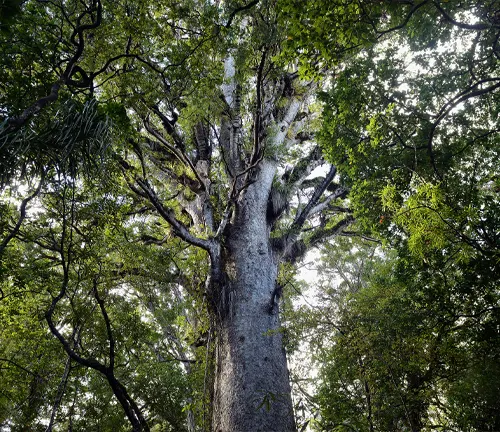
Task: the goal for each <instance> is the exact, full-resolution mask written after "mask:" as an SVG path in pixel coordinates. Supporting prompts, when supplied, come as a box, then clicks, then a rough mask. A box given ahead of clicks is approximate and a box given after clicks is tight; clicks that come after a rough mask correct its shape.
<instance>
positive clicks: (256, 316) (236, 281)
mask: <svg viewBox="0 0 500 432" xmlns="http://www.w3.org/2000/svg"><path fill="white" fill-rule="evenodd" d="M274 173H275V166H274V165H273V164H272V163H270V162H264V163H262V165H261V167H260V169H259V172H258V178H257V179H256V181H255V183H253V184H252V185H250V186H249V187H248V189H247V190H246V193H245V194H244V195H243V196H242V197H241V199H240V200H239V201H238V203H237V205H236V209H235V215H234V218H233V221H232V223H231V226H230V228H229V230H228V234H227V237H226V242H225V249H224V251H223V269H224V279H225V280H224V282H223V285H222V286H220V287H219V288H220V289H221V290H222V296H221V298H220V301H219V303H218V310H217V314H218V317H217V322H218V334H217V340H216V373H215V394H214V409H213V422H212V425H213V430H214V431H217V432H226V431H234V432H247V431H294V430H295V425H294V418H293V408H292V401H291V395H290V384H289V376H288V369H287V362H286V355H285V351H284V349H283V341H282V332H281V331H280V330H281V329H280V320H279V314H278V310H277V308H270V307H269V306H270V302H273V301H274V300H275V299H274V298H273V296H274V293H275V286H276V277H277V269H278V267H277V266H278V259H277V256H276V255H275V253H274V251H273V250H272V247H271V244H270V241H269V235H270V226H269V224H268V221H267V219H266V208H267V200H268V196H269V192H270V189H271V184H272V179H273V177H274Z"/></svg>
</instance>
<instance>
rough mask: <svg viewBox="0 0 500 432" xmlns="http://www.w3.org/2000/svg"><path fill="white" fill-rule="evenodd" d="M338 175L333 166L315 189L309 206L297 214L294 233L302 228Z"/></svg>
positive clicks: (293, 226)
mask: <svg viewBox="0 0 500 432" xmlns="http://www.w3.org/2000/svg"><path fill="white" fill-rule="evenodd" d="M336 173H337V168H336V167H335V166H333V165H332V166H331V167H330V171H328V174H327V175H326V176H325V178H324V179H323V181H322V182H321V183H320V184H319V185H318V186H317V187H316V188H315V190H314V192H313V195H312V197H311V198H310V200H309V202H308V203H307V205H306V206H305V207H304V208H303V209H302V211H299V212H297V215H296V216H295V220H294V221H293V223H292V226H291V230H292V231H296V230H298V229H301V228H302V226H303V225H304V223H305V221H306V220H307V218H308V217H309V216H310V215H311V211H312V209H313V208H314V207H315V206H316V204H317V203H318V201H319V200H320V198H321V196H322V195H323V193H324V192H325V191H326V189H327V187H328V185H329V184H330V183H331V182H332V181H333V179H334V177H335V174H336Z"/></svg>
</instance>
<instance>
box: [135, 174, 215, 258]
mask: <svg viewBox="0 0 500 432" xmlns="http://www.w3.org/2000/svg"><path fill="white" fill-rule="evenodd" d="M135 181H136V183H137V184H138V185H139V187H140V188H141V190H142V191H143V192H144V194H145V196H146V197H147V198H148V199H149V201H150V202H151V204H153V206H154V207H155V208H156V210H157V211H158V213H159V215H160V216H161V217H162V218H163V219H164V220H165V221H166V222H168V223H169V224H170V226H171V227H172V228H173V230H174V232H175V234H176V235H177V236H178V237H179V238H180V239H182V240H184V241H185V242H187V243H189V244H190V245H193V246H197V247H199V248H202V249H204V250H206V251H207V252H212V251H213V242H212V241H210V240H205V239H202V238H199V237H196V236H194V235H193V234H191V233H190V232H189V230H188V229H187V227H186V226H185V225H184V224H183V223H182V222H181V221H179V220H178V219H177V218H176V217H175V215H174V212H173V211H172V210H171V209H168V208H167V207H165V206H164V205H163V203H162V202H161V201H160V199H159V198H158V196H157V195H156V192H155V191H154V190H153V189H152V188H151V186H150V185H149V184H148V182H147V181H146V180H144V179H141V178H136V179H135Z"/></svg>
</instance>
